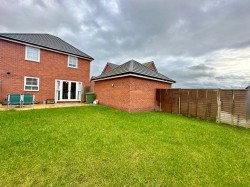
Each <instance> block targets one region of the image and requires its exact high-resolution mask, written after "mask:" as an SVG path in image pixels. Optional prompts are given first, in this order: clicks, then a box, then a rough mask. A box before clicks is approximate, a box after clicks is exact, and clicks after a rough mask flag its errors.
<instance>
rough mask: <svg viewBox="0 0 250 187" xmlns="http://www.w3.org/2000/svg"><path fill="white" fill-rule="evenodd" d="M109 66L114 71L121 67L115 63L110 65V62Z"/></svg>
mask: <svg viewBox="0 0 250 187" xmlns="http://www.w3.org/2000/svg"><path fill="white" fill-rule="evenodd" d="M107 65H109V66H110V67H111V69H114V68H116V67H118V66H119V65H117V64H113V63H110V62H108V63H107Z"/></svg>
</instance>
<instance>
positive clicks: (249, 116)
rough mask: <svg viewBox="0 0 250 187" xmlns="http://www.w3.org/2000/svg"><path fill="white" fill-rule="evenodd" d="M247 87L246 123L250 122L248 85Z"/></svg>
mask: <svg viewBox="0 0 250 187" xmlns="http://www.w3.org/2000/svg"><path fill="white" fill-rule="evenodd" d="M247 89H248V90H247V123H248V122H249V123H250V87H248V88H247Z"/></svg>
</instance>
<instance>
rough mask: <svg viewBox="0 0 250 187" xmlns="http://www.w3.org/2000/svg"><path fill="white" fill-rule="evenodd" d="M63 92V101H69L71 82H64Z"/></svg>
mask: <svg viewBox="0 0 250 187" xmlns="http://www.w3.org/2000/svg"><path fill="white" fill-rule="evenodd" d="M62 92H63V94H62V99H69V82H66V81H63V85H62Z"/></svg>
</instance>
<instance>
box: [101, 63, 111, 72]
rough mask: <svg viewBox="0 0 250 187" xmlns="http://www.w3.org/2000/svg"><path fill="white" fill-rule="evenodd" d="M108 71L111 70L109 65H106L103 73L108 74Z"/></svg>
mask: <svg viewBox="0 0 250 187" xmlns="http://www.w3.org/2000/svg"><path fill="white" fill-rule="evenodd" d="M110 70H112V68H111V67H110V66H109V65H107V66H106V67H105V69H104V70H103V73H108V72H110Z"/></svg>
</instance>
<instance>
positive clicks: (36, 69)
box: [0, 40, 90, 101]
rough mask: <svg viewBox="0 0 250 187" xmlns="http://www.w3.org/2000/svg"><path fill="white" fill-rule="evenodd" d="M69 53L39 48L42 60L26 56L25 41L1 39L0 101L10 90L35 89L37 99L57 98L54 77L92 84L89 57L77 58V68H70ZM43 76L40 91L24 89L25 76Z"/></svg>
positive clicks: (16, 91) (20, 91) (85, 84)
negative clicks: (26, 58)
mask: <svg viewBox="0 0 250 187" xmlns="http://www.w3.org/2000/svg"><path fill="white" fill-rule="evenodd" d="M67 65H68V56H67V55H64V54H60V53H56V52H51V51H47V50H43V49H40V62H32V61H26V60H25V45H22V44H17V43H14V42H8V41H4V40H0V101H1V100H3V99H5V98H6V96H7V94H9V93H32V94H34V95H35V99H36V100H37V101H43V100H46V99H54V95H55V79H61V80H72V81H81V82H82V83H83V86H89V85H90V82H89V76H90V61H89V60H85V59H80V58H78V68H77V69H74V68H68V67H67ZM7 72H10V75H7ZM25 76H30V77H38V78H40V88H39V89H40V91H34V92H27V91H23V90H24V77H25Z"/></svg>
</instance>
